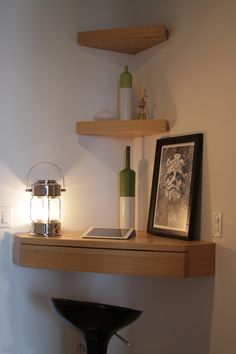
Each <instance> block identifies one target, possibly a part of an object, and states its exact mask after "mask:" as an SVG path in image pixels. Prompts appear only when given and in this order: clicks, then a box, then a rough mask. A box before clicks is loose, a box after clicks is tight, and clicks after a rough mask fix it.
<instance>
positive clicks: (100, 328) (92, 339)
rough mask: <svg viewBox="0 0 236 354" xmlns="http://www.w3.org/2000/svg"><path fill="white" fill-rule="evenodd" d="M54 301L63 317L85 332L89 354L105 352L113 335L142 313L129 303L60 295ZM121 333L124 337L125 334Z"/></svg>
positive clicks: (103, 353) (104, 353)
mask: <svg viewBox="0 0 236 354" xmlns="http://www.w3.org/2000/svg"><path fill="white" fill-rule="evenodd" d="M51 301H52V304H53V306H54V308H55V309H56V310H57V312H58V313H59V314H60V315H61V316H62V317H63V318H64V319H66V320H67V321H68V322H69V323H70V324H71V325H73V326H74V327H76V328H77V329H79V330H81V331H82V332H83V334H84V336H85V341H86V345H87V354H106V353H107V347H108V343H109V340H110V339H111V337H112V336H113V335H114V334H116V332H117V331H119V330H120V329H121V328H123V327H125V326H127V325H129V324H130V323H132V322H133V321H135V320H136V319H137V318H138V317H139V316H140V315H141V313H142V311H138V310H133V309H130V308H126V307H119V306H112V305H105V304H99V303H92V302H81V301H76V300H67V299H58V298H54V299H51ZM118 337H119V338H120V339H121V340H122V337H120V336H119V335H118ZM124 341H125V340H124Z"/></svg>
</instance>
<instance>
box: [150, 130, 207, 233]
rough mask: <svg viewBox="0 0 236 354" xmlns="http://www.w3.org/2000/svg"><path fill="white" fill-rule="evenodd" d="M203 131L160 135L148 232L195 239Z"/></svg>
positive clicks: (156, 153) (157, 144) (157, 145)
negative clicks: (174, 135)
mask: <svg viewBox="0 0 236 354" xmlns="http://www.w3.org/2000/svg"><path fill="white" fill-rule="evenodd" d="M202 150H203V134H202V133H197V134H190V135H183V136H176V137H168V138H163V139H159V140H157V142H156V152H155V160H154V169H153V179H152V189H151V198H150V206H149V215H148V224H147V232H148V233H150V234H153V235H158V236H164V237H170V238H178V239H182V240H193V239H198V238H199V233H198V235H197V233H196V216H197V208H198V206H199V205H198V203H199V200H200V199H199V197H200V195H199V194H200V177H201V166H202Z"/></svg>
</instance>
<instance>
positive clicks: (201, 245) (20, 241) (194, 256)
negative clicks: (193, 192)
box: [13, 232, 215, 278]
mask: <svg viewBox="0 0 236 354" xmlns="http://www.w3.org/2000/svg"><path fill="white" fill-rule="evenodd" d="M81 234H82V232H71V233H66V234H64V235H63V236H61V237H48V238H45V237H38V236H30V235H29V234H17V235H15V236H14V241H13V261H14V262H15V263H16V264H18V265H20V266H23V267H32V268H45V269H57V270H65V271H81V272H96V273H113V274H124V275H139V276H154V277H176V278H185V277H194V276H208V275H214V274H215V244H214V243H211V242H204V241H182V240H173V239H169V238H163V237H157V236H153V235H149V234H146V233H145V232H137V235H136V237H135V238H131V239H128V240H108V239H107V240H105V239H84V238H82V237H81Z"/></svg>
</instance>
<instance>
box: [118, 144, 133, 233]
mask: <svg viewBox="0 0 236 354" xmlns="http://www.w3.org/2000/svg"><path fill="white" fill-rule="evenodd" d="M120 227H121V228H131V227H133V228H134V227H135V171H133V170H131V168H130V146H126V151H125V169H124V170H122V171H120Z"/></svg>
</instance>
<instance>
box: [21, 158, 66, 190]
mask: <svg viewBox="0 0 236 354" xmlns="http://www.w3.org/2000/svg"><path fill="white" fill-rule="evenodd" d="M46 163H47V164H49V165H52V166H54V167H56V168H57V170H58V171H59V173H60V175H61V178H62V188H61V192H65V191H66V188H65V178H64V176H63V173H62V170H61V169H60V167H59V166H58V165H56V164H55V163H53V162H49V161H41V162H38V163H36V164H35V165H33V166H32V167H31V168H30V170H29V172H28V173H27V179H26V181H27V182H26V183H27V184H26V192H32V188H30V187H29V177H30V174H31V172H32V170H33V169H34V168H35V167H37V166H39V165H41V164H46Z"/></svg>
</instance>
